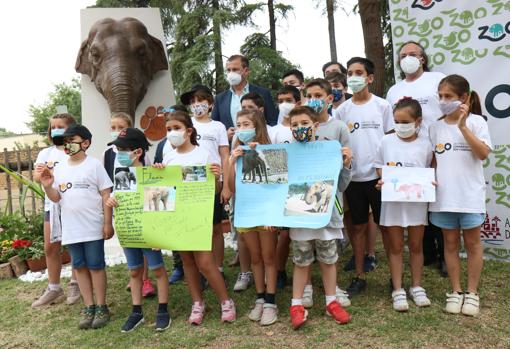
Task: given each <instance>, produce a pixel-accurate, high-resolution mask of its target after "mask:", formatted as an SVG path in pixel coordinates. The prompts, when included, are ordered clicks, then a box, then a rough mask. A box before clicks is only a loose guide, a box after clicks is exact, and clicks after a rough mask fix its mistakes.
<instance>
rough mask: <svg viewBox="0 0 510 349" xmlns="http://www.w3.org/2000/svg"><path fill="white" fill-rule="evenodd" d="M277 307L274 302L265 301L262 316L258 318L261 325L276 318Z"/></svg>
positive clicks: (270, 322) (267, 323) (269, 322)
mask: <svg viewBox="0 0 510 349" xmlns="http://www.w3.org/2000/svg"><path fill="white" fill-rule="evenodd" d="M277 313H278V308H277V307H276V304H271V303H266V304H264V309H263V311H262V316H261V318H260V325H261V326H269V325H272V324H274V323H275V322H276V320H278V316H277V315H276V314H277Z"/></svg>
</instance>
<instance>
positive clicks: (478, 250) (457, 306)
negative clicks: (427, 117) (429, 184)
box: [429, 75, 492, 316]
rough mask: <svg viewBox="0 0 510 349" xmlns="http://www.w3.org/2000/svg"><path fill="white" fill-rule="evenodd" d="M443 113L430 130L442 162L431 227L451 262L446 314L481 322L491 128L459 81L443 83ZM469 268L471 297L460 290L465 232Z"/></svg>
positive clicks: (463, 82)
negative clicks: (482, 231) (437, 231)
mask: <svg viewBox="0 0 510 349" xmlns="http://www.w3.org/2000/svg"><path fill="white" fill-rule="evenodd" d="M439 99H440V101H439V107H440V108H441V111H442V112H443V114H444V116H443V117H442V118H441V119H440V120H438V121H436V122H435V123H433V124H432V125H431V126H430V129H429V134H430V140H431V142H432V145H433V146H434V151H435V156H436V163H437V168H436V177H437V195H436V202H433V203H431V204H430V205H429V211H430V221H431V222H432V223H433V224H434V225H437V226H438V227H440V228H442V229H443V237H444V246H445V261H446V266H447V268H448V277H449V278H450V283H451V286H452V292H451V293H448V294H447V298H446V308H445V311H446V312H448V313H453V314H458V313H460V312H462V313H463V314H464V315H469V316H475V315H477V314H478V313H479V311H480V298H479V296H478V294H477V289H478V283H479V281H480V274H481V272H482V268H483V248H482V243H481V240H480V229H481V225H482V223H483V222H484V220H485V212H486V210H485V178H484V175H483V161H484V160H485V159H486V158H487V157H488V156H489V153H490V152H491V150H492V145H491V140H490V135H489V128H488V126H487V122H486V121H485V120H484V119H483V118H482V117H481V116H480V115H477V114H480V113H481V107H480V99H479V97H478V94H477V93H476V92H474V91H472V90H471V89H470V87H469V83H468V81H467V80H466V79H465V78H463V77H462V76H459V75H449V76H447V77H445V78H444V79H443V80H441V82H440V83H439ZM461 230H462V236H463V239H464V247H465V249H466V254H467V262H468V266H469V267H468V270H467V272H468V275H467V276H468V281H467V289H466V291H467V292H466V293H463V292H462V287H461V284H460V258H459V252H460V232H461Z"/></svg>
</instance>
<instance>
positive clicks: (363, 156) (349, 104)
mask: <svg viewBox="0 0 510 349" xmlns="http://www.w3.org/2000/svg"><path fill="white" fill-rule="evenodd" d="M334 116H335V118H337V119H339V120H342V121H343V122H345V124H346V125H347V127H348V128H349V131H350V135H349V139H350V143H351V147H352V155H353V160H352V181H354V182H367V181H371V180H374V179H376V178H378V176H377V173H376V171H375V168H374V158H375V154H376V152H377V149H378V148H379V145H380V143H381V140H382V138H383V137H384V134H385V133H387V132H389V131H391V130H393V128H394V126H393V115H392V110H391V106H390V104H389V103H388V102H387V101H386V100H384V99H382V98H380V97H377V96H375V95H372V96H371V97H370V99H369V100H368V102H366V103H364V104H361V105H359V104H354V103H353V101H352V98H351V99H348V100H347V101H345V102H344V103H342V104H341V105H340V107H338V108H337V109H336V110H335V111H334Z"/></svg>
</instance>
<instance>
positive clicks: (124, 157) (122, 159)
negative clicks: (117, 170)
mask: <svg viewBox="0 0 510 349" xmlns="http://www.w3.org/2000/svg"><path fill="white" fill-rule="evenodd" d="M117 161H118V162H119V164H121V165H122V166H126V167H129V166H131V165H133V162H134V160H133V159H131V152H130V151H119V152H117Z"/></svg>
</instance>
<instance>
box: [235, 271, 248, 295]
mask: <svg viewBox="0 0 510 349" xmlns="http://www.w3.org/2000/svg"><path fill="white" fill-rule="evenodd" d="M251 275H252V274H251V272H249V271H248V272H246V273H239V274H238V275H237V281H236V283H235V285H234V291H236V292H238V291H244V290H246V289H247V288H248V286H249V285H250V282H251Z"/></svg>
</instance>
